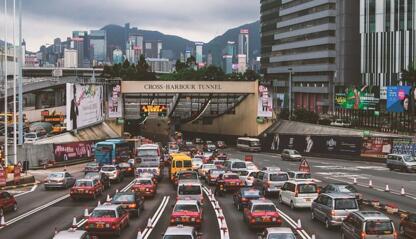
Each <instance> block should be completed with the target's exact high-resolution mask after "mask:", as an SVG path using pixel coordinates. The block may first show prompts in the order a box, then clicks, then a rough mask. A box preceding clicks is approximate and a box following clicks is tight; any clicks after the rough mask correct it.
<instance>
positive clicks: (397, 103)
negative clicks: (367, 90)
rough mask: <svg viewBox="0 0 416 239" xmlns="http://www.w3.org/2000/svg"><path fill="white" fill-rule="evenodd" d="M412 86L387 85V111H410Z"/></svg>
mask: <svg viewBox="0 0 416 239" xmlns="http://www.w3.org/2000/svg"><path fill="white" fill-rule="evenodd" d="M411 90H412V88H411V87H410V86H388V87H387V112H396V113H402V112H409V111H410V95H411Z"/></svg>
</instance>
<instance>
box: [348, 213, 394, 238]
mask: <svg viewBox="0 0 416 239" xmlns="http://www.w3.org/2000/svg"><path fill="white" fill-rule="evenodd" d="M363 235H364V236H365V239H395V238H397V231H396V229H395V228H394V223H393V221H392V220H391V219H390V218H388V217H387V216H386V215H384V214H383V213H381V212H377V211H359V212H353V213H351V214H350V215H348V217H347V218H346V219H345V220H344V222H343V223H342V225H341V238H343V239H361V238H363Z"/></svg>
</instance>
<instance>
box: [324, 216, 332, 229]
mask: <svg viewBox="0 0 416 239" xmlns="http://www.w3.org/2000/svg"><path fill="white" fill-rule="evenodd" d="M331 227H332V226H331V223H330V222H329V220H328V218H327V219H325V228H326V229H331Z"/></svg>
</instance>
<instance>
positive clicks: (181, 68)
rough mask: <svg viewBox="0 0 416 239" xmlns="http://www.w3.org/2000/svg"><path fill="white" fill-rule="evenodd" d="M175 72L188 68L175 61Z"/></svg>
mask: <svg viewBox="0 0 416 239" xmlns="http://www.w3.org/2000/svg"><path fill="white" fill-rule="evenodd" d="M175 68H176V72H179V71H183V70H184V69H186V68H188V66H187V65H186V63H183V62H181V61H180V60H177V61H176V64H175Z"/></svg>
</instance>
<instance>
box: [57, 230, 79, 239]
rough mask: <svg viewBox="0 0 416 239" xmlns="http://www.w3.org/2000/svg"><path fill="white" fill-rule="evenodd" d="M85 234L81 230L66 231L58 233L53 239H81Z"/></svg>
mask: <svg viewBox="0 0 416 239" xmlns="http://www.w3.org/2000/svg"><path fill="white" fill-rule="evenodd" d="M85 233H86V231H83V230H66V231H60V232H58V234H56V235H55V236H54V237H53V238H54V239H76V238H81V236H83V235H84V234H85Z"/></svg>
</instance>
